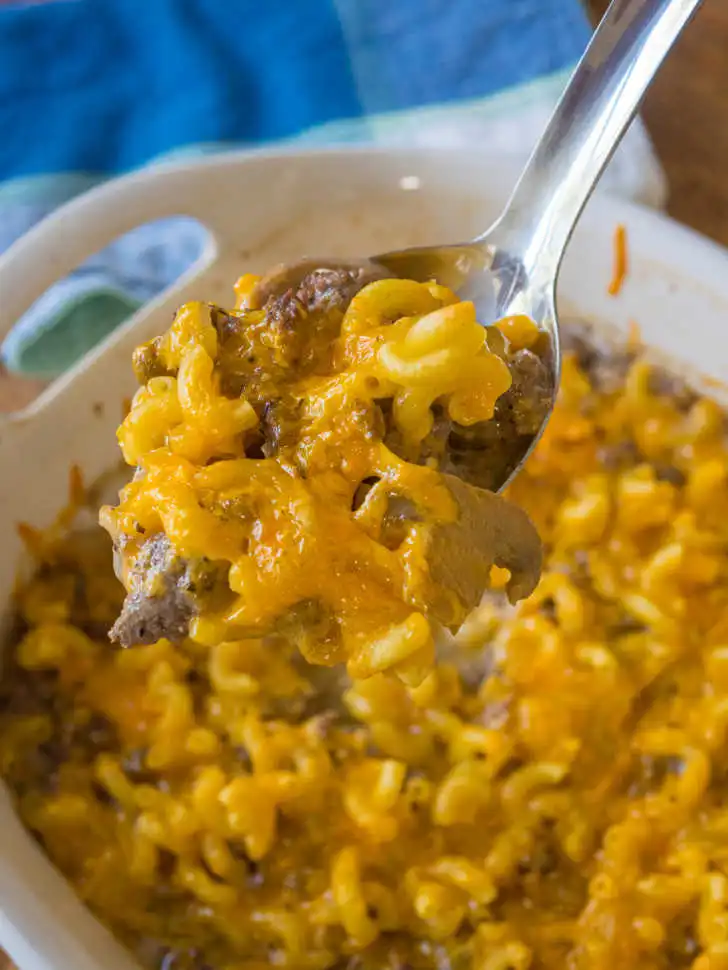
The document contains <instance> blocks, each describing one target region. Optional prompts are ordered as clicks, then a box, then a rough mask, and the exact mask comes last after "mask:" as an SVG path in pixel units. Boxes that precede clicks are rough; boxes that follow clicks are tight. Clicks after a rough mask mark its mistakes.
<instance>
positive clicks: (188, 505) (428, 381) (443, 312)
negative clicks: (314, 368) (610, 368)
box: [102, 277, 537, 685]
mask: <svg viewBox="0 0 728 970" xmlns="http://www.w3.org/2000/svg"><path fill="white" fill-rule="evenodd" d="M254 282H255V278H252V277H250V278H249V277H245V278H244V279H243V281H242V282H241V284H240V286H239V287H238V289H239V291H240V298H241V299H242V300H243V301H245V302H246V303H250V301H251V300H252V299H253V297H252V295H251V294H252V289H251V287H254ZM217 312H218V311H216V310H215V309H214V308H211V307H209V306H206V305H203V304H189V305H186V306H184V307H182V309H181V310H180V311H179V312H178V314H177V316H176V318H175V321H174V323H173V324H172V327H171V328H170V330H169V331H168V333H167V334H165V335H164V336H163V337H162V338H159V339H158V340H157V341H154V342H153V347H154V354H155V360H156V365H157V367H161V368H162V369H163V370H164V371H165V373H164V376H151V377H149V378H148V379H147V380H146V383H145V385H144V386H143V387H142V388H141V389H140V390H139V391H138V393H137V394H136V396H135V398H134V400H133V402H132V407H131V410H130V412H129V414H128V415H127V417H126V418H125V420H124V422H123V423H122V425H121V427H120V429H119V432H118V437H119V441H120V445H121V449H122V453H123V455H124V458H125V459H126V461H127V462H128V463H129V464H131V465H136V466H138V468H139V469H140V472H141V474H140V475H138V476H137V477H136V478H135V480H134V481H133V482H132V483H131V484H130V485H129V486H127V488H126V489H124V491H123V492H122V495H121V501H120V504H119V506H118V507H117V508H105V509H104V510H103V511H102V523H103V525H104V527H105V528H106V529H107V530H108V531H109V532H110V534H111V535H112V537H113V538H114V540H115V542H116V544H117V545H118V547H119V548H120V549H121V550H122V552H121V555H122V558H123V561H124V564H125V575H132V574H134V570H135V562H136V557H138V556H140V555H143V549H144V543H145V541H146V537H148V536H154V535H155V534H158V533H160V532H163V533H164V534H165V536H166V537H167V538H168V539H169V540H170V542H171V544H172V547H173V549H174V550H175V552H176V553H177V554H179V555H180V556H183V557H187V558H195V559H205V560H209V561H212V562H215V563H217V564H218V566H219V567H220V568H222V569H223V570H225V571H226V572H227V577H228V585H229V588H230V593H231V596H230V597H229V598H228V602H227V604H226V605H225V606H224V607H222V608H218V609H217V610H216V611H215V612H214V613H213V611H212V610H206V609H202V610H200V613H199V616H197V617H196V619H195V620H194V621H193V623H192V625H191V628H190V635H191V636H192V637H193V639H196V640H198V641H199V642H200V643H203V644H207V645H210V646H213V645H215V644H217V643H218V642H220V641H233V640H237V639H240V638H241V636H247V635H248V632H249V631H253V632H254V633H256V632H257V633H260V632H263V633H265V632H268V631H269V629H270V627H271V625H272V624H274V623H275V622H276V620H277V619H278V618H280V617H282V616H284V615H285V613H286V612H287V611H289V610H291V609H293V608H295V607H296V606H297V605H298V604H299V603H301V602H309V603H316V604H319V606H320V607H321V608H322V610H323V611H324V612H326V613H327V615H330V617H331V619H332V624H333V626H335V628H336V630H337V636H338V643H337V644H336V645H332V643H331V642H330V641H327V642H326V643H325V644H318V643H314V642H313V641H310V642H309V643H308V646H307V647H306V648H304V654H305V656H306V659H308V660H309V661H311V662H314V663H327V664H330V663H336V662H339V661H341V660H345V661H347V662H348V667H349V672H350V674H351V676H353V677H355V678H363V677H369V676H372V675H374V674H376V673H378V672H383V671H386V670H392V671H394V672H395V673H396V674H397V675H398V676H400V677H401V678H402V679H403V680H404V681H405V682H406V683H409V684H412V685H416V684H417V683H419V682H421V681H422V679H423V678H424V677H425V676H426V674H427V673H428V671H429V670H430V669H431V667H432V663H433V659H434V645H433V639H432V633H431V630H430V624H429V621H428V619H427V614H428V609H429V601H428V600H427V598H426V597H427V593H426V592H424V590H426V589H427V588H429V586H431V585H432V583H429V580H427V578H426V577H428V576H429V571H430V567H429V563H428V561H427V558H426V556H427V554H426V548H427V540H426V537H427V536H428V535H429V534H430V531H431V529H432V528H433V526H436V525H443V524H447V523H451V522H453V521H454V520H455V519H456V518H457V513H458V509H457V505H456V503H455V501H454V499H453V497H452V495H451V494H450V493H449V491H448V489H447V488H446V487H445V486H444V484H443V483H442V482H441V480H440V476H439V475H438V472H437V471H436V469H435V468H431V467H424V466H420V465H418V464H414V463H411V462H409V461H407V460H404V459H403V458H402V457H398V456H397V455H395V453H394V452H393V451H392V450H391V449H390V447H389V446H388V445H387V443H386V442H385V440H384V434H383V433H382V432H380V433H374V432H373V431H372V430H371V427H370V426H371V424H372V423H376V422H377V421H381V422H384V418H383V416H382V412H381V410H380V408H379V403H378V402H387V401H390V402H391V428H390V431H391V432H393V433H396V434H397V435H399V436H400V438H401V443H400V447H399V451H400V453H401V454H402V455H403V456H405V457H407V456H412V455H416V454H417V452H418V450H419V449H420V447H421V445H422V442H423V440H424V439H425V438H426V437H427V436H428V435H429V434H430V432H431V431H432V428H433V423H434V417H433V410H434V406H435V405H436V404H437V406H438V407H441V408H443V409H445V411H446V412H447V413H448V414H449V416H450V418H451V419H452V420H454V421H456V422H458V423H459V424H461V425H463V426H468V425H471V424H474V423H477V422H482V421H488V420H490V419H491V418H492V417H493V410H494V407H495V404H496V401H497V400H498V398H499V397H501V396H502V395H503V394H504V393H505V392H506V391H507V390H508V388H509V387H510V385H511V373H510V370H509V367H508V364H507V363H506V361H505V360H503V359H502V358H501V357H499V356H498V355H497V354H496V353H494V352H493V351H492V350H491V349H490V348H489V346H488V339H487V334H486V329H485V328H484V327H482V326H481V325H480V324H479V323H478V322H477V320H476V317H475V308H474V306H473V304H472V303H469V302H460V301H458V300H457V298H456V297H455V295H454V294H453V293H452V292H450V291H449V290H447V289H446V288H445V287H442V286H438V285H436V284H434V283H433V284H421V283H415V282H413V281H408V280H380V281H377V282H374V283H371V284H369V285H368V286H366V287H364V288H363V289H362V290H361V291H360V292H359V293H358V294H357V295H355V296H354V298H353V299H352V301H351V303H350V305H349V306H348V308H347V309H346V311H345V313H344V315H343V320H342V321H341V324H340V328H339V329H340V334H339V337H338V339H337V340H336V341H335V342H334V351H333V358H332V360H331V361H330V363H328V364H327V363H325V361H326V360H328V358H327V355H329V356H330V355H331V350H330V341H328V337H327V342H326V343H323V342H322V343H321V345H320V346H316V347H315V350H316V353H317V354H318V356H319V357H320V358H321V361H322V363H321V366H320V368H319V372H317V373H316V375H315V376H309V375H307V376H302V375H301V374H300V373H299V371H298V370H297V369H296V365H293V364H292V365H291V366H289V367H287V368H286V367H282V366H281V365H280V362H277V361H278V358H277V357H275V356H274V357H273V358H272V359H270V360H268V361H267V363H263V364H259V363H258V362H257V361H258V358H259V357H261V356H264V354H265V353H267V352H268V351H269V350H270V346H269V345H270V344H272V343H275V342H276V341H277V342H278V343H275V346H276V347H277V348H278V350H277V352H278V355H279V356H280V353H282V351H281V348H280V346H279V344H280V339H283V338H281V337H280V335H279V334H273V333H272V332H269V330H270V321H269V320H268V319H267V318H266V317H265V315H263V314H262V311H260V310H257V309H250V308H249V307H247V306H246V307H243V308H242V309H240V310H239V311H238V312H239V314H240V320H239V323H238V329H239V331H240V333H239V335H238V336H239V339H240V340H242V341H243V342H244V341H246V340H248V341H251V342H250V345H249V346H248V344H244V346H243V349H241V345H240V344H239V343H236V344H235V349H234V351H232V350H230V349H229V343H230V341H229V340H228V341H227V342H226V340H225V339H223V337H221V336H220V335H219V334H218V331H217V330H216V328H215V325H214V320H215V314H216V313H217ZM265 326H268V328H269V330H265ZM296 326H298V327H300V328H305V327H307V326H308V327H311V324H310V323H309V321H308V319H306V318H303V319H302V320H300V321H298V322H297V323H296ZM256 327H259V328H260V327H263V328H264V331H263V333H262V336H261V337H260V340H259V341H258V342H257V343H256V342H255V341H254V338H253V336H251V335H252V334H254V333H255V332H256V331H255V328H256ZM530 327H531V330H529V327H528V324H527V323H524V322H521V324H520V325H519V324H516V323H513V324H512V325H511V326H510V332H511V336H512V338H513V340H514V346H515V347H520V346H523V344H524V342H525V343H529V342H532V338H533V333H532V331H533V330H535V327H534V325H533V324H531V325H530ZM536 332H537V331H536ZM284 336H285V335H284ZM144 352H145V351H144V348H142V349H141V350H140V352H139V355H138V356H140V359H141V356H143V354H144ZM239 368H242V369H243V370H245V368H248V371H247V372H246V373H247V377H246V379H245V380H244V381H243V384H242V391H239V392H238V393H237V394H231V393H229V392H226V390H225V386H226V385H225V382H226V381H229V379H230V375H231V373H233V372H234V371H236V369H239ZM256 382H257V383H256ZM261 387H262V388H263V390H260V388H261ZM246 395H247V396H246ZM256 395H257V396H256ZM280 406H283V408H284V409H285V410H287V411H288V412H295V413H296V415H297V418H296V420H295V422H294V427H293V428H292V429H291V432H295V439H294V440H293V441H292V443H291V444H290V445H289V446H288V447H282V446H281V447H279V448H278V452H277V454H275V455H268V457H263V458H260V457H251V456H250V452H251V450H253V447H254V443H255V446H257V445H258V444H259V441H260V436H261V434H263V435H265V428H262V427H261V421H263V422H265V421H266V415H267V414H268V413H269V409H270V408H275V407H280ZM291 432H289V437H290V433H291ZM374 480H378V485H375V486H374V487H373V488H371V490H370V492H369V495H368V496H367V498H366V499H365V500H364V502H363V504H362V507H361V508H360V509H358V511H352V508H353V505H354V504H355V502H356V501H357V492H358V490H359V488H360V486H361V483H363V482H364V483H366V482H372V481H374ZM392 495H397V496H400V497H401V498H406V499H409V500H410V501H411V502H413V503H414V506H415V507H416V508H417V510H418V515H417V516H415V518H414V519H413V520H412V521H410V523H409V524H408V529H407V539H406V541H404V542H402V543H401V545H400V546H399V548H396V549H392V548H388V547H387V546H386V545H385V544H384V543H383V542H382V540H381V532H382V528H383V520H384V517H385V516H386V513H387V507H388V503H389V499H390V497H391V496H392ZM334 577H336V579H334ZM438 595H439V594H438ZM447 595H448V602H452V604H453V605H452V606H450V607H448V608H449V609H451V610H453V612H454V615H455V616H460V614H461V613H462V609H461V607H460V606H459V603H458V601H457V598H456V597H454V595H453V594H447ZM440 598H442V597H440Z"/></svg>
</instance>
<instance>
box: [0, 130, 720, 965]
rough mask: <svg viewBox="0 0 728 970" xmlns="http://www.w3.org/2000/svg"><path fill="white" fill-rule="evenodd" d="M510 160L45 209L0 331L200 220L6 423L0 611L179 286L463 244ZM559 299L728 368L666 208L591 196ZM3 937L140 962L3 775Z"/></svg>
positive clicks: (16, 946) (89, 465) (0, 463)
mask: <svg viewBox="0 0 728 970" xmlns="http://www.w3.org/2000/svg"><path fill="white" fill-rule="evenodd" d="M516 175H517V173H516V172H515V171H513V170H511V169H510V168H509V166H508V165H507V164H504V162H503V161H502V160H501V161H499V160H498V159H493V158H488V157H483V156H482V155H464V154H462V153H457V154H456V153H454V152H452V151H447V152H431V153H426V154H423V153H422V152H417V153H414V152H408V151H404V150H399V149H384V150H377V149H353V150H344V151H332V152H317V153H306V154H301V153H299V154H291V153H276V154H271V153H236V154H229V155H224V156H220V157H216V158H207V159H205V160H203V161H196V162H194V163H189V164H184V165H175V166H165V167H159V168H154V169H149V170H146V171H143V172H141V173H138V174H135V175H131V176H128V177H126V178H123V179H119V180H117V181H115V182H111V183H109V184H107V185H105V186H103V187H101V188H99V189H96V190H94V191H93V192H90V193H88V194H86V195H84V196H83V197H81V198H79V199H78V200H76V201H74V202H71V203H70V204H68V205H67V206H65V207H64V208H63V209H61V210H60V211H58V212H57V213H56V214H55V215H53V216H51V217H50V218H49V219H47V220H45V221H44V222H43V223H42V224H41V225H40V226H39V227H37V228H36V229H35V230H34V231H33V232H31V233H29V234H28V235H27V236H26V237H25V238H24V239H22V240H21V241H20V242H19V243H17V244H16V245H15V246H14V247H13V248H12V249H11V250H10V251H9V252H8V253H7V254H6V255H5V256H4V257H3V258H2V259H1V260H0V336H4V335H5V333H7V331H8V330H9V329H10V328H11V327H12V325H13V323H14V322H15V320H16V319H17V318H18V317H19V316H20V315H21V314H22V313H23V312H24V311H25V310H26V309H27V308H28V307H29V306H30V304H31V303H32V302H33V301H34V300H35V299H36V298H37V297H38V296H40V295H41V293H43V292H44V291H45V289H46V288H47V287H48V286H49V285H50V284H52V283H53V282H55V281H56V280H57V279H59V278H60V277H62V276H63V275H65V274H66V273H67V272H68V271H70V270H71V269H73V268H74V267H75V266H76V265H78V264H79V263H80V262H82V261H83V260H84V259H85V258H86V257H87V256H89V255H91V254H92V253H94V252H95V251H97V250H99V249H101V248H103V247H104V246H105V245H106V244H107V243H109V242H111V241H112V240H113V239H115V238H116V237H117V236H119V235H121V234H123V233H124V232H126V231H128V230H130V229H132V228H134V227H135V226H137V225H140V224H142V223H144V222H148V221H151V220H153V219H157V218H161V217H164V216H174V215H189V216H194V217H196V218H198V219H199V220H200V221H201V222H203V223H204V224H205V225H206V226H207V227H208V229H209V232H210V240H209V244H208V246H207V248H206V250H205V252H204V253H203V255H202V257H201V258H200V260H199V262H198V263H197V265H196V266H195V267H194V268H193V269H192V270H190V272H189V273H188V274H187V275H186V276H185V277H184V278H182V279H180V280H179V281H178V282H177V284H175V286H174V287H173V288H172V289H170V290H169V291H167V292H166V293H164V294H163V295H162V296H160V297H159V298H158V299H157V300H155V301H154V302H153V303H151V304H149V305H148V306H146V307H145V308H143V309H142V310H141V311H140V312H138V313H137V314H136V315H135V316H134V317H133V318H132V319H131V320H130V321H129V322H128V323H127V324H126V325H125V326H124V327H122V328H120V329H119V330H118V331H117V332H116V333H115V334H114V335H113V336H112V337H111V338H109V339H108V340H107V341H106V342H105V343H104V344H102V345H101V346H99V347H98V348H97V349H96V350H95V351H94V352H93V353H91V354H90V355H88V356H87V357H86V358H85V359H84V360H83V361H82V362H81V363H80V364H79V365H78V366H76V367H75V368H74V369H73V370H72V371H71V372H70V373H68V374H67V375H66V376H64V377H63V378H62V379H61V380H59V381H57V382H56V383H55V384H54V385H53V386H52V387H50V388H49V389H48V390H47V391H46V392H45V393H44V394H43V395H42V396H41V397H40V398H39V399H38V400H37V401H35V403H34V404H33V405H32V406H31V407H29V408H28V409H26V410H25V411H24V412H22V413H20V414H17V415H14V416H12V417H9V418H2V419H1V420H0V469H1V474H0V548H2V551H3V555H2V559H1V560H0V617H1V618H2V620H3V622H6V621H7V619H8V617H9V615H10V606H11V594H12V587H13V581H14V578H15V575H16V569H17V563H18V557H19V556H20V554H21V548H20V542H19V539H18V537H17V534H16V524H17V522H18V521H19V520H24V521H28V522H31V523H32V524H35V525H44V524H46V523H48V522H49V521H50V520H51V518H52V517H53V515H54V514H55V513H56V512H57V511H58V509H59V508H60V507H61V506H62V504H63V503H64V501H65V498H66V488H67V482H68V469H69V466H70V465H71V464H72V463H76V464H78V465H80V467H81V469H82V470H83V473H84V478H85V479H86V480H87V481H88V480H92V479H94V478H95V477H96V476H98V475H99V474H100V473H102V472H103V471H104V470H105V469H108V468H109V467H110V466H111V465H112V464H113V463H115V462H116V461H117V460H118V453H117V448H116V439H115V435H114V432H115V428H116V425H117V423H118V420H119V417H120V414H121V401H122V399H123V398H124V397H126V396H128V395H130V394H132V393H133V390H134V386H135V385H134V379H133V376H132V372H131V367H130V357H131V352H132V349H133V348H134V346H135V345H136V344H138V343H139V342H141V341H143V340H146V339H148V338H149V337H151V336H153V335H155V334H157V333H160V332H161V331H162V330H164V329H166V327H167V326H168V325H169V322H170V320H171V317H172V312H173V310H174V308H175V307H176V306H177V305H178V304H180V303H182V302H184V301H186V300H189V299H203V300H208V301H216V302H219V303H222V304H223V305H225V304H226V303H227V302H228V301H231V299H232V292H231V287H232V283H233V282H234V280H235V279H236V278H237V276H239V275H240V274H241V273H242V272H244V271H248V270H251V271H257V270H262V269H265V268H266V267H268V266H269V265H271V264H272V263H274V262H276V261H279V260H284V259H292V258H295V257H298V256H300V255H303V254H310V255H324V256H325V255H327V254H335V255H341V256H356V255H360V254H369V253H376V252H378V251H383V250H385V249H389V248H395V247H399V246H405V245H411V244H424V243H429V242H443V241H453V242H455V241H459V240H463V239H467V238H469V237H470V236H472V235H474V234H475V233H476V232H478V231H480V230H482V229H484V228H485V227H486V226H487V225H488V224H489V222H490V221H491V219H492V218H493V217H494V216H496V215H497V214H498V212H499V209H500V207H501V206H502V204H503V202H504V201H505V199H506V197H507V194H508V192H509V190H510V188H511V186H512V184H513V182H514V180H515V177H516ZM620 222H621V223H624V224H625V225H626V227H627V231H628V238H629V247H630V273H629V277H628V280H627V283H626V285H625V287H624V289H623V292H622V294H621V295H620V296H619V297H618V298H616V299H614V298H610V297H609V296H608V295H607V284H608V281H609V276H610V272H611V263H612V239H613V233H614V229H615V226H616V225H617V223H620ZM559 306H560V312H561V313H562V314H563V313H564V312H565V311H567V310H568V311H569V312H575V313H577V314H578V315H579V316H582V317H587V318H591V319H596V320H601V321H604V322H605V323H608V324H609V325H611V326H615V327H618V328H620V330H622V331H626V329H627V327H628V326H629V324H630V322H631V321H634V322H635V323H637V324H638V325H639V327H640V329H641V331H642V334H643V336H644V339H645V341H646V342H647V343H649V344H651V345H654V346H655V347H656V348H658V349H659V350H660V351H661V352H663V353H665V354H667V355H668V356H669V357H671V358H673V359H675V360H677V361H680V366H681V367H682V368H683V369H687V370H689V371H693V372H694V371H699V372H703V373H705V374H708V375H710V376H711V377H713V378H718V379H722V380H726V381H728V253H726V252H725V251H724V250H722V249H721V248H719V247H717V246H715V245H714V244H712V243H710V242H708V241H707V240H704V239H702V238H700V237H699V236H697V235H695V234H694V233H692V232H690V231H688V230H686V229H684V228H681V227H680V226H678V225H676V224H675V223H672V222H671V221H670V220H668V219H666V218H665V217H663V216H661V215H659V214H656V213H653V212H650V211H647V210H644V209H641V208H638V207H636V206H633V205H629V204H627V203H625V202H622V201H619V200H616V199H611V198H608V197H602V198H596V199H595V200H594V201H593V202H592V203H591V204H590V206H589V207H588V209H587V212H586V213H585V215H584V218H583V219H582V222H581V224H580V226H579V228H578V230H577V233H576V235H575V238H574V241H573V243H572V245H571V247H570V249H569V253H568V256H567V259H566V263H565V265H564V270H563V272H562V278H561V285H560V297H559ZM0 947H3V948H5V949H6V950H7V951H8V953H9V954H10V955H11V957H12V958H13V959H14V960H15V961H16V962H17V964H18V966H19V967H20V970H132V968H133V967H134V966H136V964H135V962H134V960H133V959H132V958H131V957H130V956H129V955H128V954H127V953H126V952H125V951H124V950H123V949H122V948H121V947H120V946H119V945H118V944H117V943H116V942H115V941H114V940H113V938H112V937H111V936H110V934H109V933H108V932H107V931H106V930H105V929H104V928H103V927H102V926H101V925H100V924H99V923H97V922H96V920H95V919H94V918H93V917H92V916H91V915H90V914H89V913H88V912H87V911H86V909H85V908H84V907H83V905H82V904H81V903H80V902H79V901H78V900H77V899H76V897H75V896H74V894H73V893H72V891H71V889H70V888H69V887H68V886H67V885H66V883H65V881H64V880H63V878H62V877H61V876H60V875H59V874H58V873H57V872H56V871H55V870H54V869H53V868H52V866H51V865H50V863H49V862H48V861H47V860H46V858H45V856H44V855H43V854H42V852H41V851H40V849H39V848H38V847H37V846H36V844H35V843H34V842H33V841H32V839H31V838H30V837H29V836H28V835H27V834H26V833H25V832H24V830H23V828H22V827H21V825H20V823H19V821H18V820H17V819H16V817H15V814H14V811H13V808H12V805H11V802H10V799H9V797H8V794H7V792H6V791H5V789H4V788H3V787H2V786H1V785H0Z"/></svg>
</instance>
